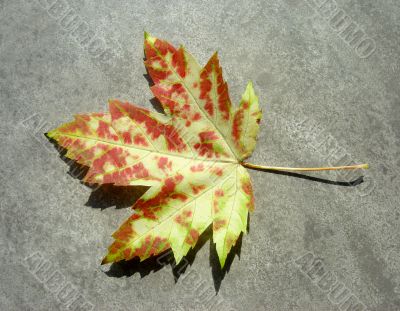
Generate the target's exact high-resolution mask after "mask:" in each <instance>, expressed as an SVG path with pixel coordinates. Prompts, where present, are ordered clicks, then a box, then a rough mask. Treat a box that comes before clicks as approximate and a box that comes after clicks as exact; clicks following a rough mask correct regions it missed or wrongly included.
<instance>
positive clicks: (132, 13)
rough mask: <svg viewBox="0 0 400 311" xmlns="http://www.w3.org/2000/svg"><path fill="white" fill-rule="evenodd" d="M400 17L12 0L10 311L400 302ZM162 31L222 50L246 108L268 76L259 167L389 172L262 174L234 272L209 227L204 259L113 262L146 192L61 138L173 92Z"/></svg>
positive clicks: (0, 86)
mask: <svg viewBox="0 0 400 311" xmlns="http://www.w3.org/2000/svg"><path fill="white" fill-rule="evenodd" d="M399 16H400V4H399V2H398V1H395V0H391V1H390V0H387V1H372V0H357V1H344V0H336V1H333V0H328V1H323V0H296V1H295V0H283V1H261V0H260V1H236V0H235V1H233V0H232V1H196V2H194V1H192V2H189V1H136V2H134V1H128V0H124V1H117V0H112V1H111V0H107V1H106V0H62V1H61V0H58V1H56V0H32V1H27V0H26V1H23V0H13V1H11V0H9V1H4V0H3V1H0V93H1V101H0V105H1V122H0V135H1V141H2V148H1V152H0V159H1V163H2V164H1V175H0V179H1V182H2V187H1V190H0V192H1V202H0V203H1V213H0V216H1V225H0V229H1V235H0V242H1V247H0V250H1V265H0V275H1V283H0V289H1V291H0V309H1V310H55V309H58V308H59V309H69V310H91V309H94V310H128V309H129V310H152V311H153V310H211V309H216V310H346V309H349V310H363V309H365V308H366V307H368V308H369V309H370V310H382V311H383V310H400V274H399V271H400V260H399V258H400V245H399V241H400V230H399V228H400V211H399V206H400V204H399V195H398V193H399V180H400V177H399V170H400V161H399V158H400V156H399V155H400V148H399V139H400V88H399V75H400V61H399V60H400V58H399V52H400V48H399V47H400V39H399V35H400V22H399ZM144 30H147V31H149V32H150V33H152V34H154V35H156V36H158V37H160V38H165V39H167V40H169V41H172V42H173V43H174V44H177V45H178V44H184V45H185V46H186V47H187V48H188V50H189V51H191V52H192V53H193V54H194V55H195V56H196V57H197V58H198V59H199V60H200V62H201V63H203V64H204V63H205V62H206V61H207V60H208V58H209V57H211V55H212V53H213V52H214V51H215V50H218V52H219V56H220V61H221V65H222V67H223V69H224V74H225V78H226V80H227V81H228V83H229V87H230V91H231V98H232V100H233V101H234V102H236V103H237V102H238V101H239V99H240V98H239V96H240V94H241V93H242V92H243V91H244V88H245V86H246V84H247V81H248V80H253V82H254V87H255V89H256V91H257V92H258V94H259V97H260V103H261V106H262V108H263V111H264V117H263V120H262V123H261V126H262V128H261V134H260V137H259V142H258V146H257V149H256V151H255V153H254V155H253V157H252V158H251V162H254V163H264V164H269V165H279V166H283V165H284V166H323V165H335V164H347V163H350V162H357V163H362V162H368V163H370V165H371V169H370V170H368V171H365V172H355V173H353V174H348V175H346V174H335V173H332V172H330V173H315V174H309V176H315V177H318V178H321V179H322V180H321V179H312V178H305V177H304V176H302V175H300V176H298V175H297V176H289V175H284V174H279V175H278V174H271V173H263V172H255V171H252V172H251V176H252V179H253V183H254V190H255V196H256V202H255V203H256V210H255V212H254V213H253V214H252V216H251V217H250V218H251V219H250V226H249V234H247V235H246V236H244V237H243V239H242V241H241V243H240V245H239V246H238V247H236V253H237V255H239V254H240V258H239V256H235V257H234V258H230V263H229V264H228V268H229V269H228V270H229V271H228V272H227V271H220V270H219V269H218V260H217V257H216V255H215V248H214V246H213V244H212V243H210V242H209V241H208V240H207V239H208V238H209V236H207V234H206V236H204V239H203V241H202V242H201V247H199V248H197V249H196V251H195V252H192V253H191V254H190V256H189V257H188V258H187V262H189V263H191V265H189V266H188V267H185V266H179V267H173V264H172V263H171V260H170V257H169V256H168V255H166V256H164V257H162V258H158V261H157V260H152V261H150V262H145V263H144V264H138V263H137V262H131V263H127V264H120V265H114V266H111V267H109V266H100V261H101V258H102V256H103V255H104V254H105V253H106V248H107V246H108V245H109V244H110V243H111V241H112V239H111V234H112V232H113V231H114V230H116V229H117V227H118V226H119V224H121V223H122V221H123V219H125V218H127V217H128V215H130V214H131V211H130V210H129V209H128V208H127V207H128V206H129V205H130V204H131V203H132V202H133V201H134V200H135V198H137V197H138V196H140V194H141V193H143V191H144V190H145V189H143V188H140V189H133V190H132V189H129V188H122V189H121V188H118V187H111V186H110V187H102V188H100V189H93V190H92V189H90V188H88V187H86V186H85V185H82V184H81V183H80V181H79V178H77V177H79V176H81V175H82V174H80V171H79V169H78V168H76V167H74V166H72V167H71V168H70V167H69V166H68V164H67V163H65V162H64V161H63V160H62V159H60V157H59V154H58V152H57V151H56V149H55V148H54V146H53V145H52V144H51V143H50V142H49V141H48V140H47V139H46V137H45V136H44V135H43V133H44V132H46V131H48V130H50V129H52V128H54V127H55V126H57V125H59V124H61V123H64V122H66V121H68V120H71V119H72V115H73V114H75V113H82V112H90V111H102V110H105V108H106V103H107V100H108V99H109V98H119V99H125V100H130V101H132V102H134V103H136V104H139V105H143V106H145V107H148V108H152V104H155V105H156V103H155V101H154V100H151V99H152V96H151V92H150V90H149V89H148V81H147V80H146V79H145V77H144V76H143V75H144V74H145V73H146V72H145V68H144V65H143V62H142V58H143V49H142V44H143V31H144ZM361 175H364V182H363V183H361V184H358V185H356V186H345V185H344V184H343V183H340V182H342V181H351V180H356V181H358V182H359V181H360V179H358V177H359V176H361ZM327 180H329V181H327ZM356 184H357V182H356ZM208 234H209V233H208ZM183 271H184V273H183ZM179 275H180V277H179V279H177V280H176V278H177V277H178V276H179ZM216 293H217V295H216ZM340 294H343V295H342V296H340ZM347 297H349V298H347ZM342 302H343V303H342ZM351 308H352V309H351Z"/></svg>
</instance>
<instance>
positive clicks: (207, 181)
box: [47, 33, 367, 267]
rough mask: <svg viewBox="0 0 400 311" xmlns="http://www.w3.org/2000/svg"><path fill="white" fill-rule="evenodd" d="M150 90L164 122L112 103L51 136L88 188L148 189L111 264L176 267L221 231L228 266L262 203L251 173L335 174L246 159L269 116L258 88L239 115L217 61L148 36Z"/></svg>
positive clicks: (119, 234) (118, 235)
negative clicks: (171, 262)
mask: <svg viewBox="0 0 400 311" xmlns="http://www.w3.org/2000/svg"><path fill="white" fill-rule="evenodd" d="M144 51H145V55H146V60H145V66H146V68H147V70H148V73H149V75H150V77H151V78H152V80H153V82H154V85H153V86H151V91H152V92H153V94H154V96H155V97H156V98H157V99H158V100H159V101H160V103H161V105H162V107H163V109H164V112H165V114H160V113H157V112H152V111H149V110H147V109H144V108H141V107H138V106H135V105H133V104H129V103H127V102H121V101H118V100H111V101H109V112H108V113H88V114H80V115H76V116H75V120H74V121H73V122H70V123H66V124H64V125H61V126H60V127H59V128H57V129H54V130H52V131H50V132H49V133H47V136H48V137H49V138H52V139H54V140H56V141H57V142H58V144H59V145H61V146H62V147H64V148H65V149H67V153H66V157H67V158H70V159H73V160H75V161H76V162H78V163H79V164H82V165H85V166H88V167H89V170H88V172H87V174H86V176H85V177H84V181H85V182H88V183H96V184H107V183H112V184H115V185H119V186H133V185H144V186H150V188H149V190H148V191H147V192H146V193H145V194H144V195H143V196H142V197H141V198H140V199H139V200H138V201H137V202H136V203H135V204H134V205H133V207H132V208H133V209H134V210H135V213H133V214H132V215H131V216H130V217H129V218H128V219H127V220H126V221H125V222H124V223H123V224H122V226H121V227H120V228H119V229H118V230H117V231H116V232H115V233H114V234H113V237H114V239H115V241H114V243H112V245H111V246H110V247H109V252H108V254H107V255H106V256H105V258H104V259H103V262H102V263H111V262H117V261H120V260H129V259H131V258H133V257H139V258H140V260H141V261H142V260H144V259H146V258H149V257H150V256H153V255H157V254H160V253H162V252H163V251H165V250H167V249H169V248H171V249H172V251H173V253H174V257H175V260H176V263H179V262H180V261H181V260H182V258H183V256H185V255H186V254H187V253H188V251H189V250H190V249H191V248H193V247H194V246H195V245H196V243H197V241H198V239H199V236H200V235H201V234H202V233H203V232H204V231H205V230H206V229H207V228H208V227H209V226H212V229H213V241H214V242H215V244H216V250H217V253H218V257H219V261H220V264H221V267H223V266H224V265H225V261H226V258H227V255H228V254H229V252H230V251H231V249H232V247H233V246H234V245H235V243H236V241H237V239H238V238H239V236H240V234H241V233H246V228H247V219H248V213H249V211H252V210H253V209H254V196H253V191H252V185H251V180H250V176H249V173H248V172H247V170H246V168H245V167H248V168H255V169H263V170H285V171H287V170H292V171H293V170H297V171H310V170H333V169H356V168H367V165H366V164H363V165H354V166H343V167H336V168H335V167H333V168H332V167H327V168H284V167H270V166H268V167H267V166H259V165H254V164H251V163H246V162H244V161H243V160H244V159H246V158H247V157H248V156H250V155H251V153H252V152H253V150H254V148H255V145H256V138H257V134H258V131H259V122H260V118H261V110H260V108H259V103H258V98H257V96H256V95H255V93H254V89H253V85H252V83H251V82H250V83H248V85H247V87H246V90H245V91H244V93H243V95H242V99H241V101H240V104H239V105H238V106H237V107H236V106H233V105H232V103H231V101H230V98H229V93H228V86H227V84H226V82H225V81H224V79H223V76H222V69H221V67H220V65H219V61H218V55H217V53H215V54H214V55H213V56H212V57H211V58H210V60H209V61H208V62H207V64H206V65H205V66H204V67H203V68H202V67H201V66H200V65H199V64H198V63H197V61H196V60H195V59H194V58H193V56H192V55H190V54H189V53H188V52H187V51H186V50H185V49H184V48H183V47H182V46H181V47H179V48H175V47H173V46H172V45H171V44H169V43H168V42H166V41H163V40H160V39H158V38H155V37H152V36H150V35H149V34H147V33H145V42H144Z"/></svg>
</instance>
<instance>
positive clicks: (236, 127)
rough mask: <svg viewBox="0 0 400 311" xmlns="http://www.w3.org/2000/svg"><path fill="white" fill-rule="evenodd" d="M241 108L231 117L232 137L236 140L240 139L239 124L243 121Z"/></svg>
mask: <svg viewBox="0 0 400 311" xmlns="http://www.w3.org/2000/svg"><path fill="white" fill-rule="evenodd" d="M243 118H244V114H243V110H242V109H239V110H238V111H237V112H236V113H235V116H234V117H233V124H232V136H233V139H234V140H235V141H236V142H238V141H239V139H240V134H241V126H242V123H243Z"/></svg>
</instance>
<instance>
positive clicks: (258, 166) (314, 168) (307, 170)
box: [241, 162, 369, 172]
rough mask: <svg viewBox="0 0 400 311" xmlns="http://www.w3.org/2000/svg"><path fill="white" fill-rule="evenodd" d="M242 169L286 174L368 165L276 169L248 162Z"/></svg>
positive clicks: (362, 167) (363, 167) (361, 167)
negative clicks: (283, 172)
mask: <svg viewBox="0 0 400 311" xmlns="http://www.w3.org/2000/svg"><path fill="white" fill-rule="evenodd" d="M241 164H242V165H243V166H244V167H247V168H251V169H255V170H261V171H286V172H313V171H337V170H356V169H367V168H369V166H368V164H357V165H349V166H330V167H329V166H328V167H278V166H264V165H257V164H252V163H248V162H241Z"/></svg>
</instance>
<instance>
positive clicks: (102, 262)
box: [101, 256, 111, 265]
mask: <svg viewBox="0 0 400 311" xmlns="http://www.w3.org/2000/svg"><path fill="white" fill-rule="evenodd" d="M107 257H108V256H106V257H104V258H103V260H102V261H101V265H106V264H109V263H111V260H109V259H108V258H107Z"/></svg>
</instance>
